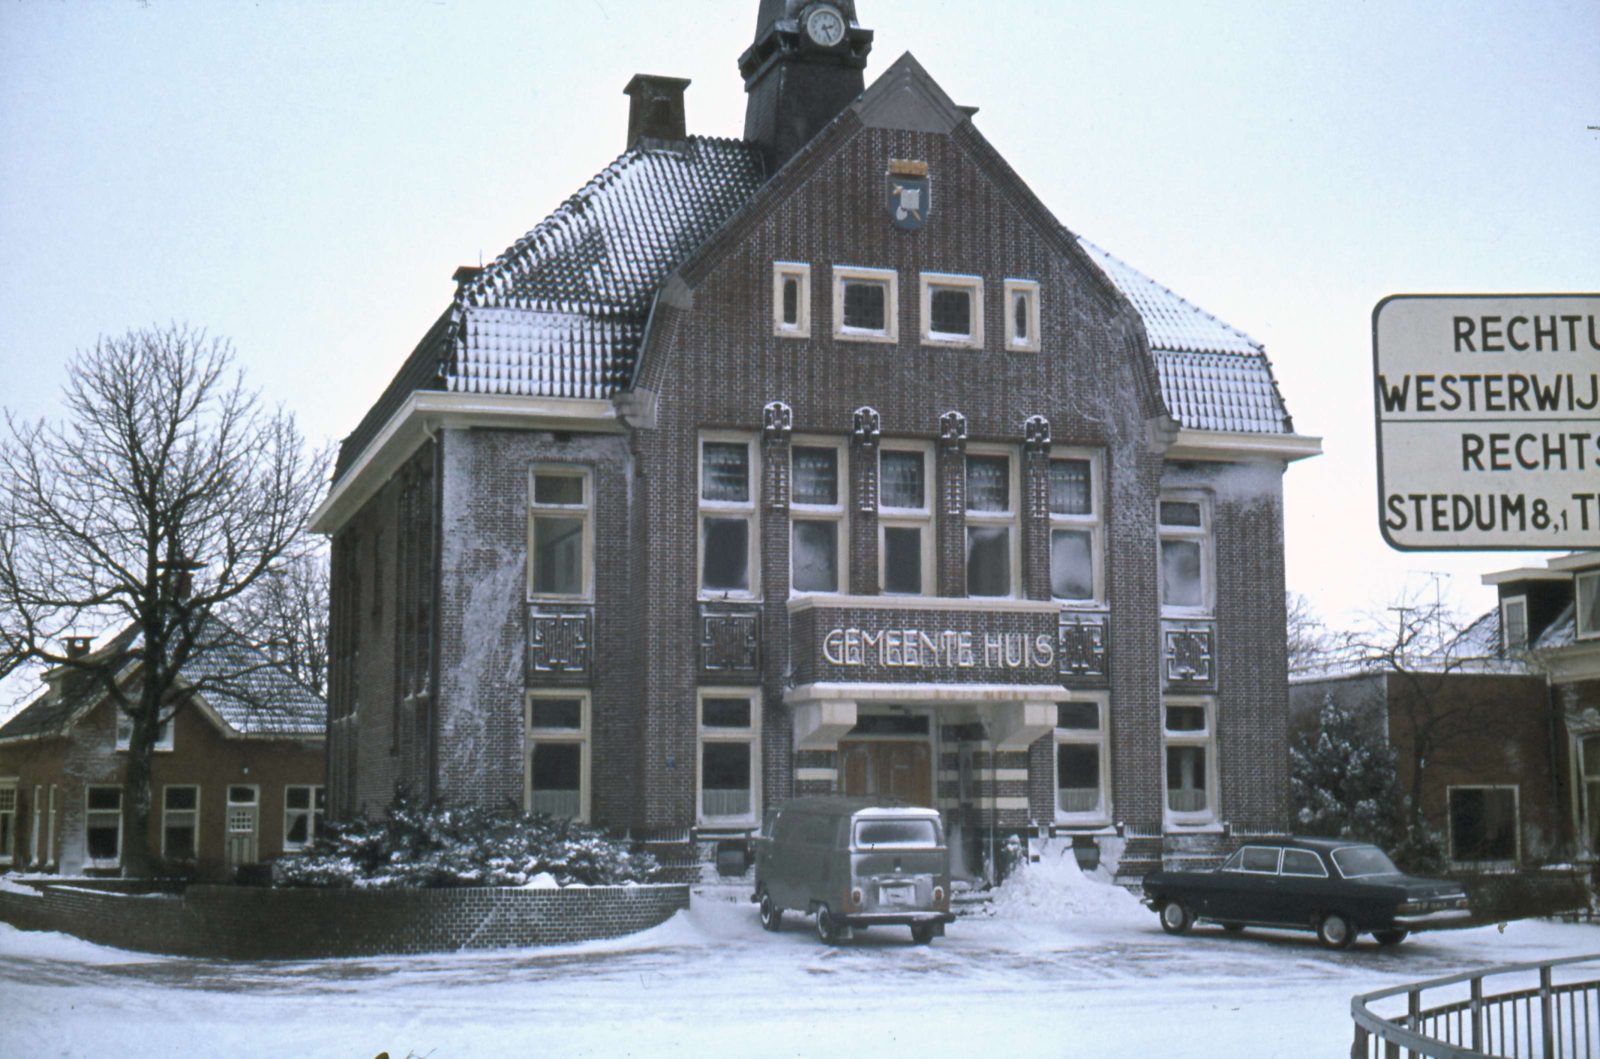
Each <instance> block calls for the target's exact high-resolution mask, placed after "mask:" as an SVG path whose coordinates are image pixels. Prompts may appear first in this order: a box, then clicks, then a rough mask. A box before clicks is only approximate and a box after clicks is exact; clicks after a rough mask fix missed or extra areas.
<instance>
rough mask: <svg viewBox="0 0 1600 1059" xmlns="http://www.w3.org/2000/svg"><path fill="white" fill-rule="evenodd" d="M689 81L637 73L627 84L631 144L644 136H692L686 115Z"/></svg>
mask: <svg viewBox="0 0 1600 1059" xmlns="http://www.w3.org/2000/svg"><path fill="white" fill-rule="evenodd" d="M688 87H689V82H688V80H686V79H685V78H682V77H660V76H657V75H656V74H634V75H633V79H632V80H631V81H629V82H628V87H626V88H624V89H623V90H622V91H623V94H624V95H626V96H628V98H629V100H630V102H629V103H628V146H629V147H632V146H633V145H634V144H636V143H638V142H639V140H640V139H642V138H648V139H652V140H683V139H687V138H688V135H689V134H688V131H687V127H686V125H685V123H684V117H683V90H684V89H686V88H688Z"/></svg>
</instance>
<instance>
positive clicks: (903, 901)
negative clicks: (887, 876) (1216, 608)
mask: <svg viewBox="0 0 1600 1059" xmlns="http://www.w3.org/2000/svg"><path fill="white" fill-rule="evenodd" d="M916 899H917V888H916V887H915V886H880V887H878V903H879V904H881V905H909V904H912V903H913V902H915V901H916Z"/></svg>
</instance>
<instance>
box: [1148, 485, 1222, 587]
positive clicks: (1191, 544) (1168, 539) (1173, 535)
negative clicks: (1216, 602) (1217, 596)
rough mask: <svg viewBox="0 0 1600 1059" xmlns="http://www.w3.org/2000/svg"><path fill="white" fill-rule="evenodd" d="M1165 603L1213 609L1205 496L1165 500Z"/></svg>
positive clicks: (1163, 550)
mask: <svg viewBox="0 0 1600 1059" xmlns="http://www.w3.org/2000/svg"><path fill="white" fill-rule="evenodd" d="M1160 513H1161V605H1162V607H1163V609H1165V610H1178V611H1184V612H1188V613H1196V612H1199V613H1206V612H1209V611H1210V609H1211V591H1212V585H1211V541H1210V514H1209V512H1208V511H1207V505H1206V501H1205V498H1203V497H1199V496H1181V497H1166V498H1163V499H1162V500H1161V504H1160Z"/></svg>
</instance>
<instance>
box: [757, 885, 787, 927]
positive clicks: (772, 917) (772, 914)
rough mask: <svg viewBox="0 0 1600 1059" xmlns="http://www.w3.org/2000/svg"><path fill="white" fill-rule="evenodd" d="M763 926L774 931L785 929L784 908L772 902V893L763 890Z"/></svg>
mask: <svg viewBox="0 0 1600 1059" xmlns="http://www.w3.org/2000/svg"><path fill="white" fill-rule="evenodd" d="M761 928H762V929H763V930H770V931H772V932H773V933H777V932H778V931H780V930H782V929H783V909H781V908H779V907H778V906H777V905H775V904H773V903H772V895H771V894H769V893H767V891H765V890H762V891H761Z"/></svg>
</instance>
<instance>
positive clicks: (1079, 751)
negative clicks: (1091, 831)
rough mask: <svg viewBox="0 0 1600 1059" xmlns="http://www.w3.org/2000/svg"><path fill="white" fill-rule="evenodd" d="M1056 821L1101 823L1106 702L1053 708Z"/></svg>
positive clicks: (1103, 816) (1105, 810)
mask: <svg viewBox="0 0 1600 1059" xmlns="http://www.w3.org/2000/svg"><path fill="white" fill-rule="evenodd" d="M1055 743H1056V819H1057V820H1058V821H1060V822H1063V823H1070V822H1075V821H1077V822H1082V821H1104V820H1105V819H1106V818H1107V816H1108V808H1107V797H1106V792H1107V790H1108V789H1109V788H1108V784H1107V782H1106V700H1105V699H1103V698H1099V699H1094V700H1091V701H1084V702H1063V703H1058V704H1057V706H1056V738H1055Z"/></svg>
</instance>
